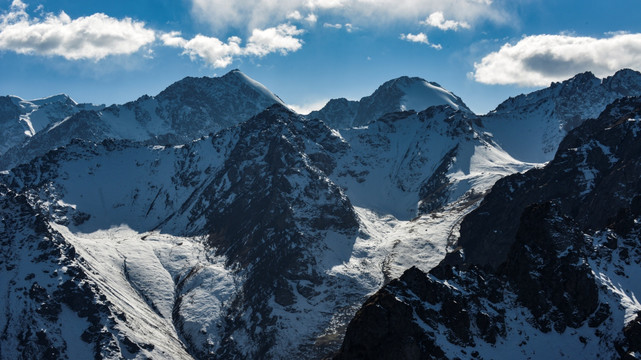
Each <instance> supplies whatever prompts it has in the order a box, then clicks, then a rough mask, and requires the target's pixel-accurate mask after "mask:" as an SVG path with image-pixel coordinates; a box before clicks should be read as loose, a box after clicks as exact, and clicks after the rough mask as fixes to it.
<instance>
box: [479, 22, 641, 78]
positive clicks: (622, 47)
mask: <svg viewBox="0 0 641 360" xmlns="http://www.w3.org/2000/svg"><path fill="white" fill-rule="evenodd" d="M626 67H629V68H636V69H639V68H640V67H641V34H619V35H614V36H611V37H607V38H602V39H597V38H593V37H579V36H568V35H534V36H527V37H524V38H523V39H521V40H520V41H519V42H517V43H516V44H514V45H512V44H505V45H503V46H502V47H501V49H500V50H499V51H496V52H493V53H490V54H488V55H487V56H485V57H484V58H483V59H481V62H480V63H475V64H474V79H475V80H476V81H478V82H481V83H486V84H516V85H521V86H546V85H549V84H550V83H551V82H553V81H561V80H565V79H567V78H569V77H572V76H574V75H576V74H577V73H580V72H583V71H587V70H589V71H592V72H593V73H594V74H595V75H596V76H599V77H605V76H607V75H610V74H612V73H613V72H615V71H617V70H619V69H621V68H626Z"/></svg>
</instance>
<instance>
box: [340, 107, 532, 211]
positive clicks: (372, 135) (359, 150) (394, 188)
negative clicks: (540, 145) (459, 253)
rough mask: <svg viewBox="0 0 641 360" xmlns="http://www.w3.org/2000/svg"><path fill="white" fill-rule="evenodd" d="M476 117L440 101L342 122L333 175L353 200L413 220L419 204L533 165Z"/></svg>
mask: <svg viewBox="0 0 641 360" xmlns="http://www.w3.org/2000/svg"><path fill="white" fill-rule="evenodd" d="M479 124H480V123H479V120H478V118H477V117H475V116H474V115H472V114H470V113H468V112H465V111H458V110H455V109H453V108H452V107H450V106H448V105H442V106H435V107H431V108H429V109H427V110H425V111H422V112H420V113H416V112H413V111H406V112H397V113H390V114H387V115H386V116H383V117H382V118H380V119H378V120H376V121H373V122H370V123H369V125H367V126H363V127H356V128H351V129H345V130H340V132H339V133H340V135H341V136H342V138H343V139H345V141H346V142H347V143H348V144H349V145H350V152H349V156H344V157H343V158H341V160H340V162H339V166H338V168H339V169H342V171H341V172H338V173H336V174H332V175H331V177H332V179H334V181H335V182H336V183H338V184H340V185H341V186H342V187H343V188H345V189H347V190H346V193H347V194H348V196H349V198H350V200H351V201H352V203H353V204H355V205H357V206H360V207H364V208H367V209H371V210H373V211H375V212H378V213H380V214H390V215H393V216H395V217H396V218H397V219H403V220H410V219H412V218H414V217H416V216H417V215H418V213H419V208H420V212H421V213H425V212H429V211H431V210H435V209H437V208H438V207H440V206H443V205H445V204H448V203H450V202H452V201H454V200H457V199H459V198H460V197H461V196H463V195H465V194H467V195H474V193H476V195H478V194H480V193H483V192H484V191H485V190H487V189H489V188H490V187H491V186H492V184H493V183H494V182H495V181H496V180H498V179H499V178H501V177H503V176H505V175H508V174H512V173H514V172H517V171H522V170H525V169H528V168H529V167H530V166H531V165H529V164H524V163H521V162H519V161H516V160H514V159H512V158H511V157H510V156H509V155H508V154H507V153H505V152H504V151H503V150H501V149H500V148H497V147H496V146H495V145H494V143H493V141H492V138H491V137H489V136H487V135H485V134H483V133H482V132H479V130H478V128H479V127H478V125H479ZM373 194H376V196H372V195H373ZM417 200H422V201H421V202H419V201H417Z"/></svg>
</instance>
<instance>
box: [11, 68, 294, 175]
mask: <svg viewBox="0 0 641 360" xmlns="http://www.w3.org/2000/svg"><path fill="white" fill-rule="evenodd" d="M65 98H66V97H64V96H56V97H53V98H50V99H55V100H56V101H54V102H48V100H47V99H43V100H37V101H36V104H33V107H36V108H37V109H36V110H38V111H36V112H34V115H32V116H30V117H29V118H33V121H31V122H29V121H28V120H29V118H25V117H24V116H22V117H21V119H22V120H21V121H23V122H24V123H25V124H29V126H28V127H29V128H30V129H31V130H29V131H30V133H29V137H27V138H26V139H23V141H21V142H17V140H14V141H12V142H10V143H8V144H6V145H3V146H5V148H7V149H8V150H7V151H6V153H5V154H4V155H2V156H1V157H0V169H9V168H11V167H13V166H15V165H17V164H20V163H25V162H28V161H29V160H31V159H32V158H34V157H36V156H38V155H43V154H44V153H46V152H47V151H49V150H51V149H55V148H56V147H59V146H63V145H66V144H67V143H68V142H69V141H71V140H72V139H74V138H79V139H85V140H91V141H101V140H103V139H107V138H113V139H129V140H137V141H149V142H150V143H156V144H179V143H183V142H186V141H190V140H192V139H196V138H199V137H201V136H204V135H207V134H210V133H215V132H218V131H220V130H222V129H224V128H226V127H229V126H231V125H233V124H237V123H239V122H241V121H245V120H247V119H248V118H250V117H251V116H253V115H256V114H258V113H259V112H261V111H262V110H264V109H265V108H267V107H268V106H270V105H272V104H282V101H281V100H280V99H279V98H278V97H277V96H276V95H274V94H273V93H271V92H270V91H269V90H267V89H266V88H265V87H264V86H263V85H261V84H260V83H258V82H256V81H255V80H253V79H251V78H249V77H248V76H247V75H245V74H243V73H242V72H240V71H238V70H232V71H230V72H229V73H227V74H226V75H224V76H222V77H217V78H208V77H202V78H191V77H188V78H185V79H183V80H180V81H178V82H176V83H174V84H172V85H171V86H169V87H168V88H167V89H165V90H163V91H162V92H161V93H160V94H158V95H157V96H155V97H151V96H142V97H140V98H139V99H138V100H136V101H133V102H129V103H126V104H124V105H112V106H109V107H106V108H105V107H91V106H88V105H76V104H75V103H74V102H73V101H72V100H71V99H68V98H66V99H68V100H67V101H63V100H64V99H65ZM54 104H58V105H55V107H54ZM60 104H64V106H66V108H64V109H60V107H61V106H63V105H60ZM24 106H26V105H24ZM43 109H44V110H43ZM83 110H84V111H83ZM8 111H9V112H10V111H12V110H11V109H9V110H8ZM51 114H55V116H57V117H55V116H53V115H51ZM36 115H37V116H36ZM71 115H73V116H71ZM45 118H46V119H48V120H49V122H45V121H43V119H45ZM30 124H36V125H35V127H34V126H31V125H30ZM14 132H15V130H14ZM14 138H15V139H19V137H14ZM16 142H17V143H16ZM14 143H15V144H14ZM10 145H11V146H10Z"/></svg>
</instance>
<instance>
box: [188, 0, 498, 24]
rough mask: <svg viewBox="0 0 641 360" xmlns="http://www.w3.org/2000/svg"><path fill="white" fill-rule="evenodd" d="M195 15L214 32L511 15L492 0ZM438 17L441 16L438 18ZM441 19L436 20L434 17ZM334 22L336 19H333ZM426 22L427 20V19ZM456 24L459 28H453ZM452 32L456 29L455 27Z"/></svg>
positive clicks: (290, 5)
mask: <svg viewBox="0 0 641 360" xmlns="http://www.w3.org/2000/svg"><path fill="white" fill-rule="evenodd" d="M190 1H191V3H192V13H193V15H194V16H195V17H196V18H198V19H199V20H201V21H203V22H205V23H209V24H210V25H211V26H212V28H213V29H214V30H225V29H228V28H229V27H234V28H238V29H240V28H243V27H246V28H247V29H254V28H265V27H270V26H274V25H275V24H278V23H282V22H283V21H286V20H288V19H294V20H297V19H296V18H297V16H296V14H297V13H296V12H298V15H301V16H304V15H303V14H308V13H310V14H311V13H313V14H314V16H318V17H321V18H322V17H323V16H330V17H333V18H335V17H340V18H341V21H343V22H347V23H350V24H354V25H355V26H359V27H368V26H370V27H373V26H385V25H386V24H390V23H394V22H407V21H415V19H416V18H417V17H418V18H427V19H429V16H430V15H432V14H439V13H440V14H441V16H442V14H443V13H445V14H455V15H456V19H453V20H445V19H444V18H443V19H442V21H441V22H440V23H439V22H437V24H440V25H441V26H445V27H452V26H455V27H456V28H457V29H458V28H465V27H466V26H468V27H469V26H470V25H469V24H470V23H471V22H474V21H476V20H478V19H489V20H491V21H494V22H497V23H504V22H506V21H507V18H508V15H507V14H506V12H505V11H503V10H502V9H501V8H500V7H499V6H498V5H495V4H493V3H492V2H491V1H490V0H450V1H442V0H420V1H419V0H279V1H274V0H235V1H228V0H190ZM435 16H438V15H435ZM433 19H435V20H438V19H436V18H433ZM334 21H335V20H334ZM426 21H427V20H426ZM453 24H456V25H453ZM452 29H453V28H452Z"/></svg>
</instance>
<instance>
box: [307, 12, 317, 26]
mask: <svg viewBox="0 0 641 360" xmlns="http://www.w3.org/2000/svg"><path fill="white" fill-rule="evenodd" d="M305 20H307V22H309V23H310V24H316V22H317V21H318V16H316V14H314V13H310V14H309V15H307V16H306V17H305Z"/></svg>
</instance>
